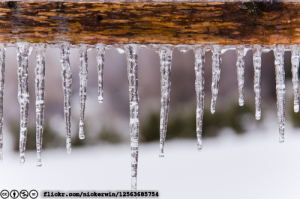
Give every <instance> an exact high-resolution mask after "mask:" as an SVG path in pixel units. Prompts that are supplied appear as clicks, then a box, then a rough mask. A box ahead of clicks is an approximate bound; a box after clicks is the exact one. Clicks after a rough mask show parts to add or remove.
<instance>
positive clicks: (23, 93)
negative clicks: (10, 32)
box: [17, 42, 32, 164]
mask: <svg viewBox="0 0 300 199" xmlns="http://www.w3.org/2000/svg"><path fill="white" fill-rule="evenodd" d="M31 51H32V47H30V44H29V43H26V42H24V43H17V62H18V101H19V104H20V145H19V149H20V163H21V164H24V163H25V149H26V139H27V126H28V108H29V92H28V56H29V55H30V53H31Z"/></svg>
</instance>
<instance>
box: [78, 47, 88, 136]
mask: <svg viewBox="0 0 300 199" xmlns="http://www.w3.org/2000/svg"><path fill="white" fill-rule="evenodd" d="M87 48H88V45H87V44H81V45H80V47H79V106H80V118H79V138H80V139H84V137H85V136H84V130H83V126H84V111H85V102H86V87H87V80H88V76H87V74H88V62H87V61H88V58H87Z"/></svg>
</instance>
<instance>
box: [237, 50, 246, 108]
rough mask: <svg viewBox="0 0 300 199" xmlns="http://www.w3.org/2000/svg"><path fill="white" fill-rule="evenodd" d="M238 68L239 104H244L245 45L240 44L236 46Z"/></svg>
mask: <svg viewBox="0 0 300 199" xmlns="http://www.w3.org/2000/svg"><path fill="white" fill-rule="evenodd" d="M236 54H237V60H236V70H237V81H238V89H239V105H240V106H243V105H244V82H245V79H244V72H245V59H244V56H245V46H244V45H238V46H237V47H236Z"/></svg>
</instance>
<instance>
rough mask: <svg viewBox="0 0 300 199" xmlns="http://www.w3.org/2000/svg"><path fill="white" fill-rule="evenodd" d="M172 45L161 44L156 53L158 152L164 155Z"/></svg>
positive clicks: (161, 155)
mask: <svg viewBox="0 0 300 199" xmlns="http://www.w3.org/2000/svg"><path fill="white" fill-rule="evenodd" d="M172 51H173V46H172V45H167V44H166V45H161V46H160V48H159V50H158V53H159V57H160V75H161V77H160V87H161V88H160V90H161V100H160V102H161V109H160V154H159V157H164V145H165V139H166V133H167V124H168V114H169V107H170V91H171V66H172Z"/></svg>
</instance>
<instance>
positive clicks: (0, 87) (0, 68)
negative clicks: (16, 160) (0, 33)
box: [0, 44, 6, 162]
mask: <svg viewBox="0 0 300 199" xmlns="http://www.w3.org/2000/svg"><path fill="white" fill-rule="evenodd" d="M5 51H6V47H5V44H0V162H1V161H2V160H3V96H4V84H5Z"/></svg>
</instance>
